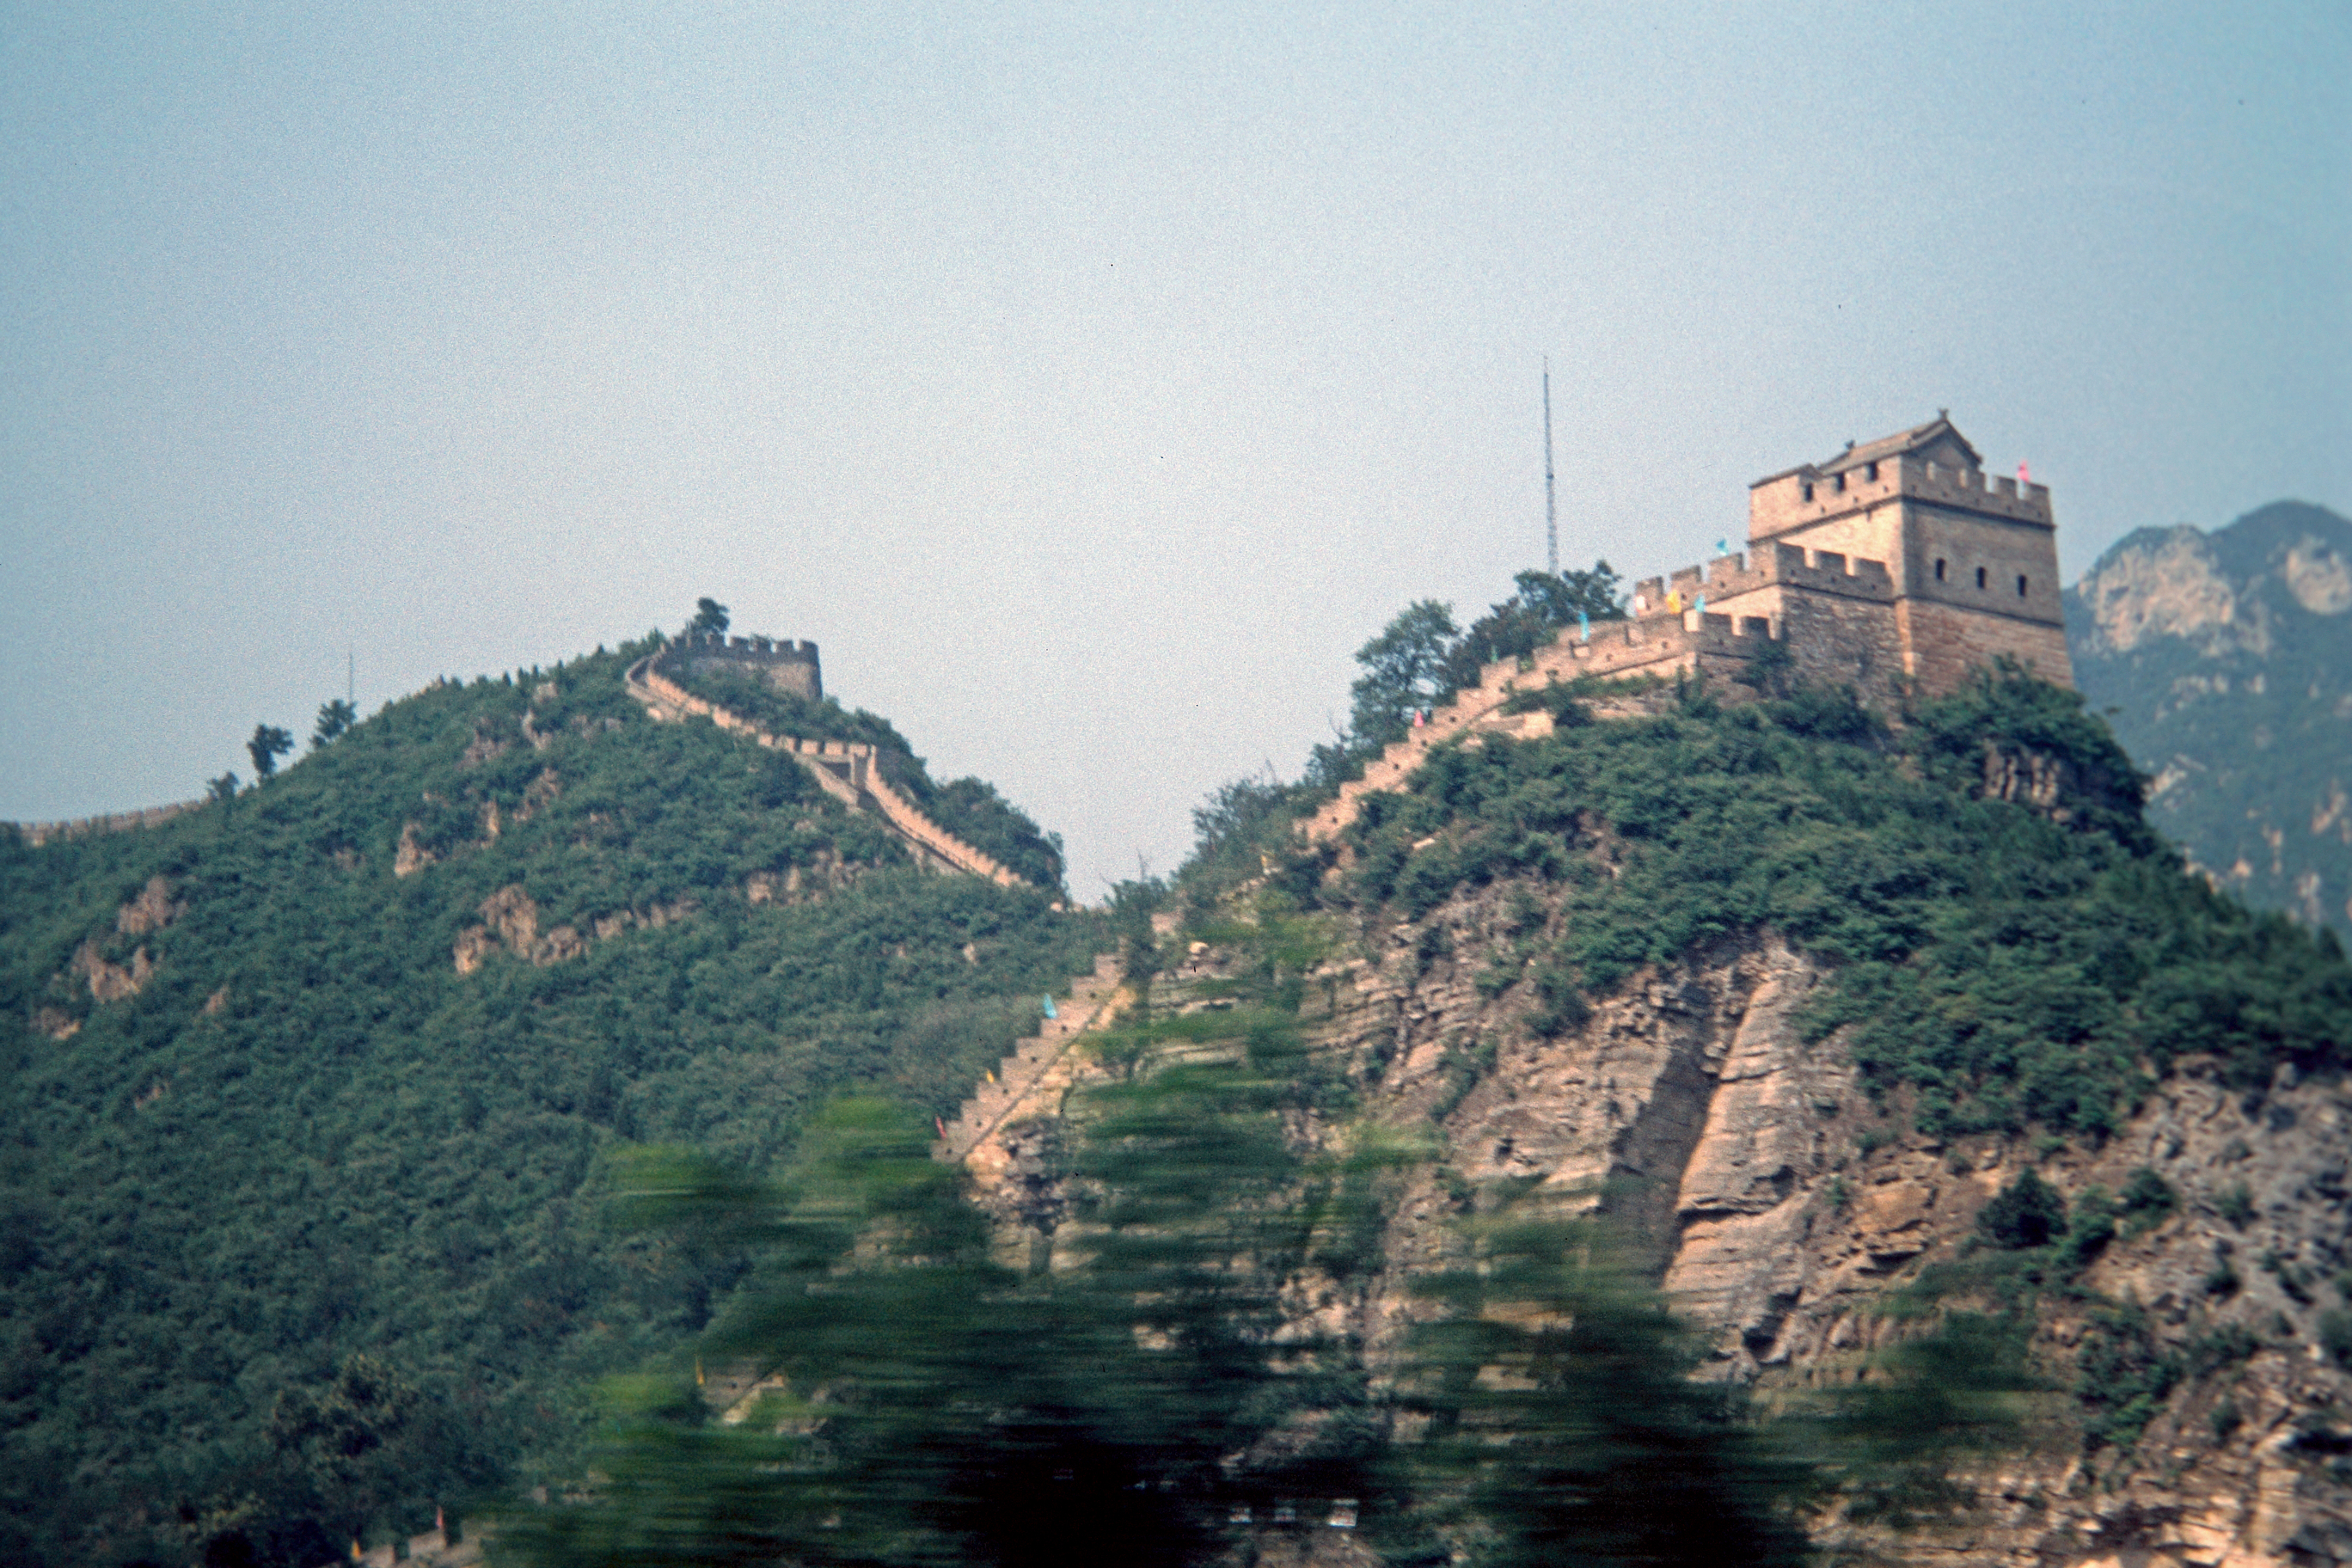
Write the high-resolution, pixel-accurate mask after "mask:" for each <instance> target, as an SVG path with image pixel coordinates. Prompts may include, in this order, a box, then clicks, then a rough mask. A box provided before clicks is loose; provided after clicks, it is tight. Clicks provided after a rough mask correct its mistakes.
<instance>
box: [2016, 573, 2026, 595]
mask: <svg viewBox="0 0 2352 1568" xmlns="http://www.w3.org/2000/svg"><path fill="white" fill-rule="evenodd" d="M2017 596H2018V597H2019V598H2021V599H2022V598H2023V597H2025V575H2024V574H2022V573H2020V574H2018V578H2017Z"/></svg>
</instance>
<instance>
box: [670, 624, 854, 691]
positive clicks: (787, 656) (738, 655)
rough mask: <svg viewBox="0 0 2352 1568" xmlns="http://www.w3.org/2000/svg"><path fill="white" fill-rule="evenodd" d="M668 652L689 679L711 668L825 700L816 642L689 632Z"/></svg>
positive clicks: (778, 688) (785, 638) (822, 672)
mask: <svg viewBox="0 0 2352 1568" xmlns="http://www.w3.org/2000/svg"><path fill="white" fill-rule="evenodd" d="M670 656H671V657H672V658H675V659H676V660H677V661H678V663H679V664H680V665H682V666H683V667H684V668H685V670H686V673H687V675H688V679H691V678H692V677H694V676H698V675H708V674H709V673H711V672H712V671H719V672H723V673H730V674H740V675H751V676H756V677H758V678H759V679H763V680H765V681H767V683H768V684H769V685H771V686H772V687H774V688H775V689H777V690H779V691H789V692H791V693H793V695H794V696H797V697H805V698H807V699H808V700H810V701H812V702H822V701H824V671H823V670H822V669H821V668H819V666H818V663H817V657H816V644H814V643H813V642H803V643H799V644H794V643H793V639H792V638H790V637H721V636H719V634H718V633H716V632H688V633H686V634H685V635H684V636H682V637H679V638H678V639H677V643H676V644H675V645H674V646H673V647H671V649H670Z"/></svg>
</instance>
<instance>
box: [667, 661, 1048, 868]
mask: <svg viewBox="0 0 2352 1568" xmlns="http://www.w3.org/2000/svg"><path fill="white" fill-rule="evenodd" d="M658 658H661V655H660V654H658V653H656V654H648V655H647V656H646V657H645V658H641V659H639V660H637V662H636V663H635V664H633V665H631V666H629V668H628V669H627V671H626V672H625V674H624V675H623V676H622V682H623V684H624V685H625V686H626V687H627V689H628V692H629V695H630V696H632V697H634V698H635V699H636V700H638V701H639V702H642V703H644V704H645V707H646V712H648V713H650V714H652V715H653V717H654V718H656V719H657V720H683V719H686V718H688V716H699V717H702V718H706V719H709V721H711V722H712V723H713V724H716V725H718V726H719V728H720V729H722V730H727V731H733V732H735V733H737V734H741V735H745V736H748V737H750V738H751V740H752V741H754V742H757V743H758V744H760V745H761V746H764V747H766V748H767V749H768V750H770V751H772V752H784V753H785V754H786V755H788V756H790V757H791V758H792V759H793V761H794V762H796V763H800V764H801V766H802V767H803V768H804V769H806V770H807V772H808V774H809V776H810V777H811V778H814V780H816V782H817V784H818V786H819V787H820V788H822V789H823V790H824V792H825V793H826V794H827V795H832V796H833V797H834V798H835V800H838V801H840V802H841V803H842V804H843V805H846V806H848V807H849V809H850V810H852V811H864V810H867V809H871V810H873V811H874V812H876V813H877V814H878V815H879V816H881V818H882V820H883V821H885V822H887V824H889V826H890V830H891V831H892V832H894V833H896V834H897V835H898V837H899V838H901V839H902V840H904V841H905V842H906V844H907V846H908V847H909V848H911V849H913V850H914V851H915V853H916V858H918V859H919V860H922V859H926V858H928V859H929V860H931V861H936V862H937V863H938V864H940V865H942V866H945V867H947V868H949V869H950V870H955V871H961V872H964V873H966V874H967V875H970V876H974V877H985V878H987V879H989V880H990V881H992V882H994V883H996V884H997V885H998V886H1000V887H1007V888H1009V887H1014V886H1017V885H1019V884H1020V883H1021V880H1022V879H1021V877H1020V876H1019V874H1018V873H1016V872H1014V871H1013V870H1012V869H1011V868H1009V867H1006V866H1003V865H1002V864H1000V863H999V862H998V861H997V860H996V859H995V858H993V857H992V856H990V855H988V854H986V853H984V852H982V851H981V850H978V849H975V848H973V847H971V845H969V844H966V843H965V842H964V841H963V840H962V839H961V838H958V837H956V836H955V835H954V834H952V833H950V832H949V831H948V830H947V829H946V828H944V827H941V826H940V825H939V824H938V823H936V822H933V821H932V820H931V819H930V818H929V817H928V816H924V815H923V814H922V813H921V812H920V811H919V810H917V809H916V807H915V805H914V804H913V803H912V802H911V801H909V800H908V799H907V797H906V796H904V795H900V794H899V793H898V791H897V790H895V789H893V788H892V787H891V786H890V781H889V780H887V779H886V778H884V777H883V776H882V770H881V769H880V768H879V767H878V766H877V765H876V763H875V749H874V748H873V747H872V746H869V745H866V744H865V743H864V742H857V741H806V740H801V739H798V738H796V737H793V736H791V735H772V734H770V733H769V732H768V731H765V730H762V729H761V728H760V727H759V726H758V725H757V724H754V723H752V722H751V721H750V720H749V719H746V718H744V717H743V716H742V715H740V714H739V713H735V712H731V711H730V710H727V709H725V708H721V707H719V705H718V704H717V703H715V702H710V701H708V700H704V699H702V698H699V697H697V696H695V695H694V693H692V692H690V691H688V690H687V689H686V688H684V687H682V686H680V685H679V684H678V683H677V682H676V681H675V680H672V679H670V678H669V677H668V676H667V675H664V674H663V673H662V672H661V671H660V670H659V669H656V668H655V667H654V666H655V661H656V660H657V659H658Z"/></svg>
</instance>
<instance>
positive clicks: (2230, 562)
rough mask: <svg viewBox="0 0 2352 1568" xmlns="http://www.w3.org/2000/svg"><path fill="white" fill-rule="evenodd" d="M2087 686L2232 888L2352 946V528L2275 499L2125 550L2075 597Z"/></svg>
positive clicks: (2155, 797) (2114, 553)
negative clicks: (2203, 528)
mask: <svg viewBox="0 0 2352 1568" xmlns="http://www.w3.org/2000/svg"><path fill="white" fill-rule="evenodd" d="M2066 643H2067V648H2068V651H2069V652H2070V653H2071V655H2072V656H2073V658H2074V679H2075V684H2076V685H2077V686H2079V687H2080V688H2081V689H2082V691H2083V694H2084V697H2085V698H2086V699H2087V700H2089V702H2090V704H2091V706H2092V707H2093V708H2094V709H2095V710H2100V711H2104V712H2105V713H2106V714H2107V715H2108V718H2109V721H2110V722H2111V723H2112V724H2113V725H2114V727H2115V732H2116V739H2117V740H2119V741H2121V742H2123V744H2124V746H2125V748H2126V750H2127V751H2128V752H2130V753H2131V755H2132V757H2133V759H2134V760H2135V761H2136V762H2137V763H2139V765H2140V766H2141V768H2143V769H2144V770H2146V771H2147V773H2149V774H2150V775H2151V776H2152V778H2153V780H2154V784H2153V788H2152V790H2151V794H2150V797H2149V802H2148V818H2149V820H2150V821H2151V822H2153V823H2154V824H2155V825H2156V826H2158V827H2159V828H2161V829H2162V830H2163V831H2164V833H2165V834H2166V835H2167V836H2168V837H2170V838H2172V839H2173V840H2174V841H2175V842H2177V843H2178V844H2179V846H2180V847H2181V848H2182V849H2183V850H2185V851H2186V852H2187V853H2188V855H2189V858H2190V859H2191V860H2193V861H2194V862H2195V863H2196V864H2197V865H2198V866H2200V868H2203V869H2205V870H2206V871H2208V872H2210V874H2211V875H2212V876H2213V877H2214V878H2215V879H2216V880H2217V881H2219V882H2220V883H2221V885H2222V886H2224V887H2226V888H2228V889H2230V890H2231V891H2232V892H2235V893H2237V894H2238V895H2239V896H2241V897H2242V898H2243V899H2245V900H2246V901H2247V902H2249V903H2251V904H2253V905H2255V906H2256V907H2258V908H2263V909H2276V910H2288V911H2290V912H2292V913H2293V914H2294V915H2295V916H2296V917H2297V918H2298V919H2300V920H2302V921H2304V922H2305V923H2306V924H2310V925H2320V924H2326V925H2329V926H2332V927H2334V928H2335V930H2336V931H2337V932H2338V933H2339V934H2343V935H2347V936H2352V522H2347V521H2345V520H2344V519H2342V518H2340V517H2338V516H2336V514H2335V513H2333V512H2331V511H2329V510H2326V508H2324V507H2315V506H2307V505H2305V504H2303V503H2302V502H2299V501H2278V502H2274V503H2273V504H2272V505H2270V506H2266V507H2263V508H2262V509H2261V510H2257V511H2254V512H2251V513H2249V514H2248V515H2246V516H2244V517H2242V518H2240V519H2239V520H2238V521H2235V522H2233V523H2231V525H2230V526H2229V527H2227V528H2224V529H2221V530H2219V531H2216V532H2214V533H2212V534H2210V535H2208V534H2205V533H2202V532H2200V531H2198V530H2197V529H2194V528H2190V527H2188V526H2186V525H2183V526H2180V527H2178V528H2170V529H2142V530H2140V531H2137V532H2136V533H2133V534H2131V535H2129V536H2128V537H2126V538H2125V539H2123V540H2121V541H2119V542H2117V543H2116V545H2115V546H2114V547H2113V548H2111V549H2110V550H2108V552H2106V553H2105V555H2103V556H2101V557H2100V558H2099V561H2098V563H2097V564H2096V565H2095V566H2093V567H2092V568H2091V570H2090V571H2089V572H2087V573H2085V574H2084V576H2083V580H2082V582H2080V583H2079V584H2076V585H2075V586H2074V587H2073V588H2070V589H2068V590H2067V593H2066Z"/></svg>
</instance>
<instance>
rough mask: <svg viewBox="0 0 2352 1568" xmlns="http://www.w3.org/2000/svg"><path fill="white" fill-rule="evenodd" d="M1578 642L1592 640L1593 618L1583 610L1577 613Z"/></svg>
mask: <svg viewBox="0 0 2352 1568" xmlns="http://www.w3.org/2000/svg"><path fill="white" fill-rule="evenodd" d="M1576 640H1577V641H1579V642H1591V640H1592V617H1591V616H1588V615H1586V614H1585V613H1584V612H1583V611H1582V610H1579V611H1577V612H1576Z"/></svg>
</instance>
